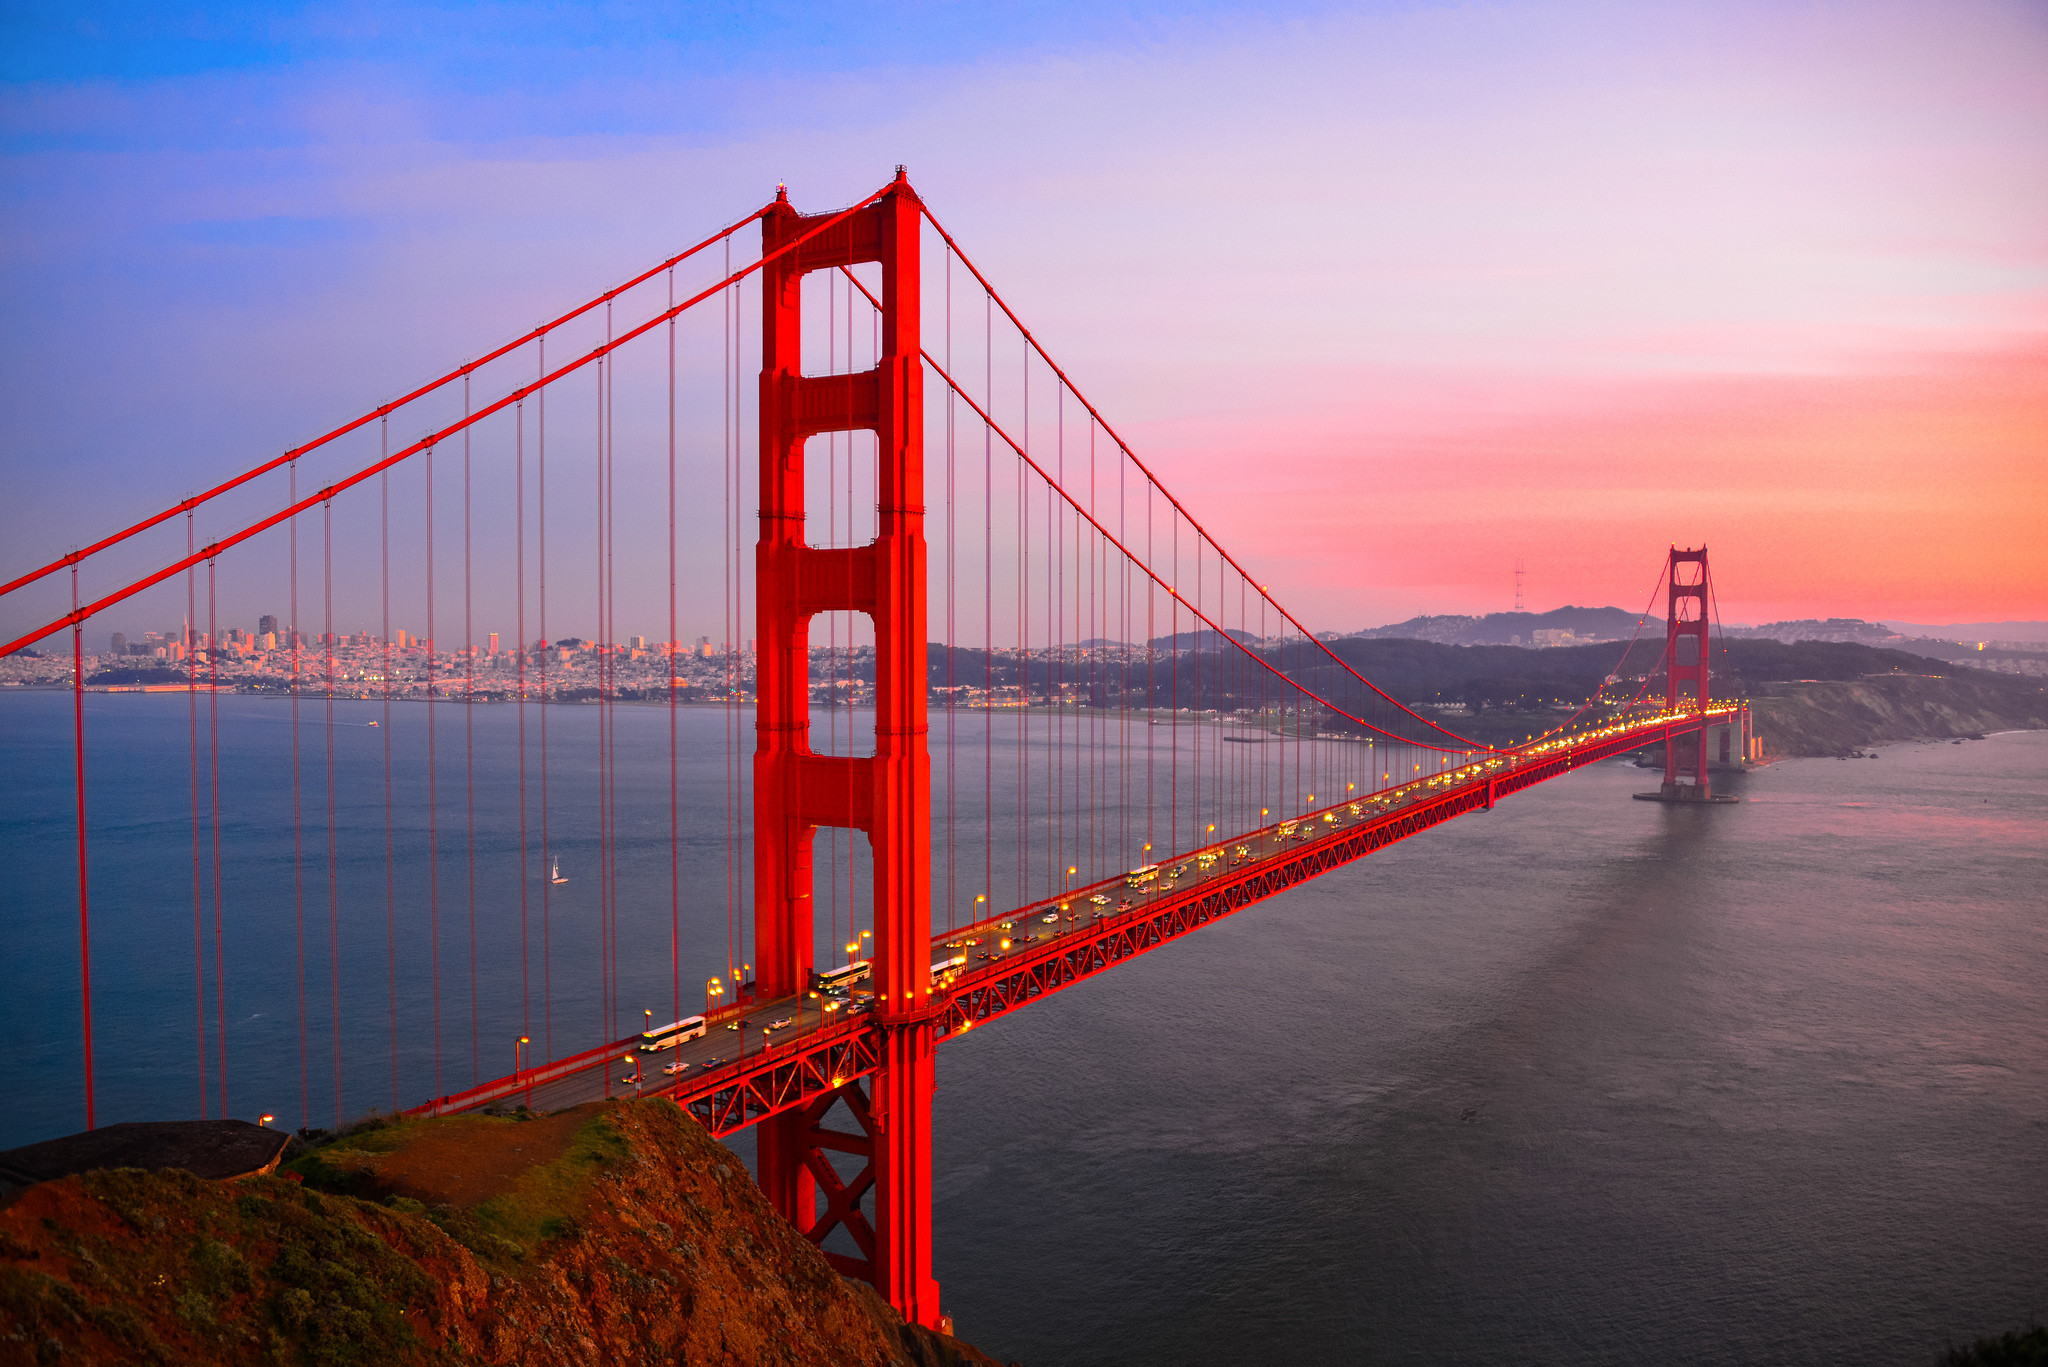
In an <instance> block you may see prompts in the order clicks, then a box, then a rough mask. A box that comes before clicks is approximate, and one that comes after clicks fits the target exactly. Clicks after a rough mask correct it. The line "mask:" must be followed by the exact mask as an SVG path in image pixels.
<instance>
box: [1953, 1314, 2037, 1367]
mask: <svg viewBox="0 0 2048 1367" xmlns="http://www.w3.org/2000/svg"><path fill="white" fill-rule="evenodd" d="M1941 1361H1942V1367H2048V1327H2043V1326H2041V1325H2038V1324H2036V1325H2034V1326H2032V1327H2031V1328H2028V1329H2015V1330H2013V1331H2012V1332H2010V1333H2006V1334H2000V1335H1999V1336H1998V1337H1997V1338H1995V1339H1978V1340H1977V1341H1976V1342H1975V1343H1973V1344H1971V1345H1969V1346H1968V1347H1967V1348H1951V1349H1949V1350H1948V1353H1947V1354H1946V1355H1945V1356H1944V1357H1943V1358H1942V1359H1941Z"/></svg>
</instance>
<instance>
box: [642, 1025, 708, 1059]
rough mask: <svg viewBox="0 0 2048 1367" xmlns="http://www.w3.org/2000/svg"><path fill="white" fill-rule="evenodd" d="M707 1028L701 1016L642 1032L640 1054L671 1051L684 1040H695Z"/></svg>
mask: <svg viewBox="0 0 2048 1367" xmlns="http://www.w3.org/2000/svg"><path fill="white" fill-rule="evenodd" d="M707 1028H709V1027H707V1026H706V1025H705V1022H704V1018H703V1017H702V1016H691V1017H689V1018H688V1019H686V1020H679V1021H677V1022H675V1024H673V1025H663V1026H660V1027H657V1028H656V1029H653V1030H644V1031H642V1032H641V1034H640V1052H641V1053H643V1054H653V1053H659V1052H660V1051H661V1050H663V1049H673V1048H675V1047H676V1046H677V1045H678V1044H681V1043H682V1042H683V1041H684V1040H686V1039H696V1038H697V1037H698V1036H700V1035H702V1034H703V1033H704V1031H705V1030H706V1029H707Z"/></svg>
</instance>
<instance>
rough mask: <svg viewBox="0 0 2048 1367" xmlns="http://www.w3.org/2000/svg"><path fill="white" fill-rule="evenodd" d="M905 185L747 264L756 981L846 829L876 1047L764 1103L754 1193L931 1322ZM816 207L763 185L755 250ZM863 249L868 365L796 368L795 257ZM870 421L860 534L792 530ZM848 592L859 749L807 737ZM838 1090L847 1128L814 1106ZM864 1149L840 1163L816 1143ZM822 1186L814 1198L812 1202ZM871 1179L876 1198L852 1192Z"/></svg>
mask: <svg viewBox="0 0 2048 1367" xmlns="http://www.w3.org/2000/svg"><path fill="white" fill-rule="evenodd" d="M919 216H920V206H919V202H918V199H917V195H916V193H915V192H914V191H913V190H912V189H911V187H910V182H909V180H908V179H907V178H906V177H905V176H904V174H903V170H902V168H901V167H898V168H897V173H896V180H895V182H894V183H893V184H892V185H891V186H890V187H889V188H888V189H887V190H886V191H885V192H884V193H883V194H882V196H881V197H880V198H879V199H878V200H877V201H876V202H875V203H874V204H872V205H870V206H869V207H867V208H865V209H862V210H860V211H858V212H857V213H854V214H852V215H851V216H849V217H848V218H846V219H845V220H844V221H843V222H841V223H839V224H838V225H837V226H835V227H833V228H830V229H827V230H826V231H824V232H821V233H818V234H817V235H816V236H814V237H811V238H810V239H809V240H808V241H805V242H803V243H802V244H801V245H800V246H798V247H796V249H795V250H793V251H791V252H789V253H787V254H786V255H783V256H781V257H779V258H777V259H776V260H774V261H771V262H769V263H768V264H767V265H766V266H764V267H763V268H762V270H761V409H760V414H761V417H760V430H761V535H760V541H759V543H758V544H757V546H756V549H755V567H756V574H757V608H756V612H757V617H758V623H759V628H758V631H757V636H758V638H759V645H758V652H759V653H758V657H757V665H756V679H757V696H758V699H759V703H758V710H757V712H756V721H755V726H756V744H755V754H754V876H755V882H754V887H755V893H754V969H755V974H756V988H755V991H756V994H757V996H759V997H763V998H770V999H772V998H775V997H779V996H782V995H785V994H798V995H801V994H802V993H804V992H805V991H806V990H808V988H809V984H810V974H811V968H812V964H811V946H812V934H813V931H812V916H811V910H812V901H811V888H812V876H811V848H812V842H813V838H814V836H815V834H816V831H817V828H818V827H820V826H836V827H846V828H850V829H853V830H858V831H861V832H864V833H865V834H866V836H867V838H868V843H869V847H870V850H871V852H872V855H873V864H874V932H875V948H874V951H873V956H872V957H873V964H874V987H875V1007H874V1013H873V1016H872V1018H871V1019H872V1020H873V1021H874V1023H875V1028H876V1029H878V1030H879V1031H880V1033H881V1036H882V1066H881V1068H880V1070H879V1071H878V1072H877V1073H875V1074H874V1075H873V1076H872V1083H871V1088H870V1090H868V1091H863V1090H862V1087H861V1083H860V1082H859V1081H858V1080H855V1081H852V1082H849V1083H847V1084H845V1085H844V1086H843V1087H841V1088H839V1089H838V1090H837V1091H835V1092H832V1093H828V1094H826V1095H825V1096H824V1097H822V1098H820V1099H819V1101H818V1102H817V1103H816V1104H814V1105H812V1106H810V1107H807V1108H803V1109H799V1110H797V1111H793V1112H787V1113H785V1114H783V1115H780V1116H776V1117H774V1118H772V1119H770V1120H768V1121H766V1122H764V1123H763V1124H762V1125H761V1127H760V1130H759V1167H760V1180H761V1186H762V1189H763V1190H764V1192H765V1193H766V1194H767V1196H768V1199H769V1201H770V1203H771V1204H772V1205H774V1207H775V1208H776V1209H777V1210H778V1211H780V1212H781V1213H782V1215H783V1216H784V1217H786V1218H787V1219H788V1220H789V1221H790V1222H791V1223H792V1224H794V1225H795V1226H796V1227H797V1228H798V1229H799V1230H802V1231H803V1232H804V1233H805V1234H806V1235H807V1236H809V1237H810V1238H811V1240H812V1241H813V1242H815V1243H819V1244H822V1243H823V1242H824V1240H825V1237H826V1235H828V1234H829V1233H831V1231H832V1230H833V1229H834V1228H844V1229H845V1230H846V1231H847V1233H848V1234H849V1235H851V1236H852V1238H853V1241H854V1243H855V1245H856V1246H857V1247H858V1248H859V1249H860V1251H861V1254H862V1256H860V1257H854V1256H850V1255H845V1254H840V1253H837V1252H828V1253H827V1255H826V1256H827V1257H828V1258H829V1259H830V1260H831V1261H832V1263H833V1265H834V1266H835V1267H837V1268H838V1269H839V1270H840V1271H841V1272H843V1273H846V1274H848V1275H850V1276H855V1277H859V1278H861V1279H863V1280H866V1281H869V1282H872V1283H873V1284H874V1286H875V1287H876V1289H877V1290H879V1291H880V1292H881V1293H882V1294H883V1296H884V1297H886V1298H887V1299H888V1301H889V1303H890V1304H891V1305H893V1306H895V1307H896V1308H897V1309H898V1310H899V1311H901V1312H902V1314H903V1315H904V1317H905V1318H906V1319H910V1320H913V1321H915V1322H917V1323H919V1324H924V1325H927V1326H937V1325H938V1323H939V1288H938V1283H936V1282H935V1281H933V1280H932V1275H931V1267H932V1259H931V1143H930V1129H931V1098H932V1045H933V1036H932V1025H931V1020H930V1015H931V1008H932V995H931V991H932V989H931V957H930V945H931V759H930V755H929V752H928V750H927V744H926V717H925V670H926V661H925V642H926V641H927V639H928V637H927V633H926V631H925V539H924V388H923V370H922V359H921V352H922V348H921V342H920V338H919V328H918V319H919V299H918V285H919V275H918V270H919V267H918V234H919V231H920V222H919ZM826 217H828V216H827V215H818V216H807V215H804V214H799V213H798V212H797V211H796V210H795V209H794V208H792V207H791V206H790V204H789V202H788V195H787V193H786V192H778V194H777V195H776V199H775V203H774V204H772V205H770V206H769V208H768V211H767V212H766V214H765V215H764V216H763V218H762V220H761V250H762V253H763V254H764V255H766V254H768V253H772V252H774V251H776V250H777V249H778V248H780V247H782V246H783V245H784V244H786V243H789V242H791V241H792V240H794V239H796V238H799V237H802V236H803V235H804V234H805V233H806V232H808V231H810V230H811V229H813V228H815V227H816V226H817V225H818V224H819V223H820V222H822V221H823V220H824V219H825V218H826ZM870 261H872V262H879V263H880V265H881V268H882V272H881V273H882V291H881V293H882V349H881V359H880V363H879V364H878V365H877V366H876V367H875V368H874V369H873V370H868V371H863V372H861V373H858V374H850V375H819V376H807V375H805V374H804V373H803V367H802V324H803V314H802V308H801V302H800V286H801V284H802V281H803V277H804V276H805V275H807V274H809V273H810V272H812V271H818V270H830V269H834V268H837V267H840V266H851V265H854V264H856V263H860V262H870ZM852 431H872V432H874V433H875V435H876V439H877V446H878V457H877V462H876V463H877V480H878V490H877V492H878V505H879V507H878V522H877V526H878V531H877V535H876V538H875V540H874V541H873V542H872V543H871V544H869V545H866V546H856V547H850V548H841V549H822V548H818V547H813V546H811V545H809V544H807V542H806V541H805V538H804V445H805V442H806V441H807V440H808V439H809V438H811V437H813V436H817V435H819V434H821V433H826V432H852ZM835 611H853V612H863V613H866V614H867V615H868V616H869V618H870V619H871V620H872V622H873V624H874V635H875V752H874V755H873V756H872V757H868V758H848V757H834V756H827V755H818V754H815V753H813V752H812V750H811V747H810V689H809V679H810V666H809V637H810V620H811V618H812V617H813V616H814V615H816V614H817V613H820V612H835ZM835 1101H844V1102H845V1104H846V1106H847V1108H848V1110H849V1111H851V1112H852V1114H853V1116H854V1118H855V1120H856V1121H857V1122H858V1123H859V1125H860V1132H859V1133H849V1132H844V1131H833V1130H827V1129H825V1128H823V1126H822V1124H821V1122H822V1120H823V1118H824V1116H825V1113H826V1112H827V1111H828V1110H830V1109H831V1107H832V1105H833V1103H834V1102H835ZM830 1151H838V1152H841V1153H851V1154H854V1155H856V1156H859V1157H863V1158H865V1159H866V1160H867V1165H866V1167H865V1169H864V1170H863V1171H862V1172H861V1173H860V1174H859V1175H858V1176H857V1177H855V1178H854V1179H853V1180H852V1181H850V1182H849V1181H843V1180H842V1179H841V1178H840V1176H839V1174H838V1172H837V1171H836V1170H835V1169H834V1168H833V1167H832V1165H831V1163H830V1162H829V1161H828V1160H827V1157H826V1155H827V1153H828V1152H830ZM821 1190H822V1192H823V1194H824V1197H825V1206H824V1209H823V1211H820V1210H819V1208H818V1196H819V1193H820V1192H821ZM870 1190H872V1191H873V1193H874V1197H875V1203H874V1210H875V1216H874V1220H873V1222H872V1223H870V1222H869V1220H868V1218H867V1217H866V1215H865V1214H864V1213H863V1211H862V1209H861V1203H862V1199H863V1197H864V1196H865V1195H866V1194H867V1193H868V1192H869V1191H870Z"/></svg>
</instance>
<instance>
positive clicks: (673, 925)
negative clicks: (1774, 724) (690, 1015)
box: [664, 268, 724, 1020]
mask: <svg viewBox="0 0 2048 1367" xmlns="http://www.w3.org/2000/svg"><path fill="white" fill-rule="evenodd" d="M668 303H669V307H670V308H674V307H675V303H676V273H675V270H674V268H670V270H669V273H668ZM719 463H720V464H721V465H723V464H724V461H723V460H722V459H721V460H720V462H719ZM722 606H723V605H721V610H722ZM664 658H665V659H666V660H667V661H668V670H667V673H668V961H669V972H670V975H671V977H673V978H674V980H675V1001H674V1003H673V1005H674V1010H675V1014H674V1015H672V1016H670V1017H669V1019H670V1020H677V1019H679V1018H680V1017H681V1016H682V1014H683V866H682V857H683V856H682V847H681V841H682V814H681V812H680V811H679V810H678V806H679V799H678V780H677V775H676V320H675V319H673V318H671V319H669V320H668V639H667V643H666V648H665V652H664Z"/></svg>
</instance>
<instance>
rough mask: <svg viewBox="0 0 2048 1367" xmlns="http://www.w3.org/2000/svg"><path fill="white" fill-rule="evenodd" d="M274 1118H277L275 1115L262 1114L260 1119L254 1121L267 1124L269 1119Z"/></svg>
mask: <svg viewBox="0 0 2048 1367" xmlns="http://www.w3.org/2000/svg"><path fill="white" fill-rule="evenodd" d="M275 1119H277V1117H276V1116H274V1115H266V1116H263V1117H262V1118H261V1119H259V1120H258V1121H257V1122H256V1123H257V1124H258V1125H268V1124H269V1123H270V1122H271V1121H273V1120H275Z"/></svg>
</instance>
